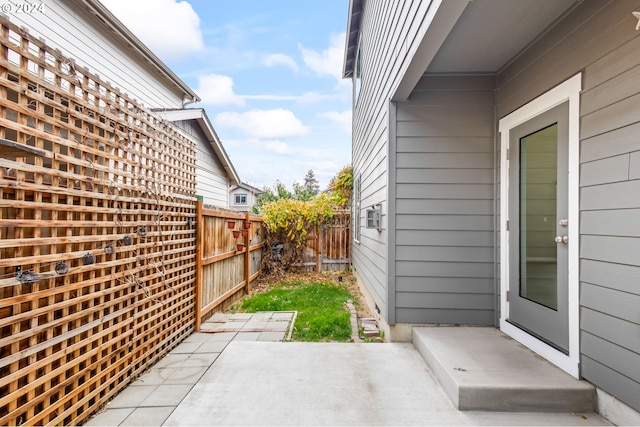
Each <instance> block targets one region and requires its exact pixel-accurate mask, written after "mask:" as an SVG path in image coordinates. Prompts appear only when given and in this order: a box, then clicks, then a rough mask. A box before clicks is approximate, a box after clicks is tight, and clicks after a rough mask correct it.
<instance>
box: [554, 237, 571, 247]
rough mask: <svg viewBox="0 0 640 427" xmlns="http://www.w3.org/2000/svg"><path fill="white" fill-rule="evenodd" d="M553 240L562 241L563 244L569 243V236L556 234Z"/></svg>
mask: <svg viewBox="0 0 640 427" xmlns="http://www.w3.org/2000/svg"><path fill="white" fill-rule="evenodd" d="M553 240H555V242H556V243H564V244H565V245H566V244H567V243H569V237H567V236H556V238H555V239H553Z"/></svg>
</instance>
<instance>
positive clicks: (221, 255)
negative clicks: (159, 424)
mask: <svg viewBox="0 0 640 427" xmlns="http://www.w3.org/2000/svg"><path fill="white" fill-rule="evenodd" d="M195 174H196V145H195V142H194V141H192V140H190V139H189V138H187V137H185V136H184V135H183V134H181V133H180V132H179V131H178V130H177V129H176V128H175V127H174V126H172V125H171V124H169V123H166V122H165V121H163V120H161V119H159V118H157V117H156V116H154V115H153V113H151V112H149V111H147V110H145V108H144V107H143V106H142V105H140V104H139V103H137V102H136V101H135V100H133V99H131V98H129V97H128V96H127V95H125V94H122V93H120V92H119V91H118V90H117V89H115V88H113V87H111V86H109V85H108V84H107V83H105V82H103V81H101V80H100V78H98V77H97V76H95V75H93V74H91V73H90V72H89V71H87V70H85V69H81V68H79V67H77V66H75V65H74V63H73V60H71V59H68V58H65V57H63V56H61V54H60V53H59V52H58V51H55V50H52V49H50V48H48V47H47V46H46V45H45V44H44V42H42V41H40V40H37V39H34V38H33V37H31V36H29V35H28V34H26V33H24V32H23V31H21V30H19V29H18V28H16V27H15V26H14V25H13V24H11V23H9V22H7V21H6V20H4V19H2V18H1V17H0V425H21V424H28V425H34V424H36V425H40V424H51V425H73V424H78V423H80V422H82V421H83V420H85V419H86V418H87V417H88V416H89V415H90V414H91V413H92V412H94V411H95V410H97V409H98V408H100V406H101V405H102V404H104V403H105V402H107V401H108V400H109V399H110V398H111V397H113V396H114V395H115V394H116V393H118V391H119V390H121V389H122V388H124V387H125V386H126V385H127V384H128V383H129V382H130V381H131V380H132V379H134V378H135V377H136V376H137V375H139V374H140V373H142V372H143V371H144V370H146V369H147V368H148V367H149V366H151V365H152V364H153V363H155V362H156V361H157V360H158V359H160V358H161V357H163V356H164V355H165V354H166V353H167V352H168V351H169V350H170V349H171V348H173V347H174V346H175V345H177V344H178V343H179V342H180V341H182V339H184V338H185V337H186V336H188V335H189V334H191V333H192V332H193V331H194V330H195V326H196V318H197V319H198V322H199V320H200V318H201V316H200V314H202V311H203V310H202V308H203V307H204V309H205V311H206V310H209V309H211V308H212V307H215V306H216V304H218V303H220V302H221V300H222V296H224V295H226V294H230V293H231V290H232V289H233V287H231V288H227V285H226V284H224V285H223V284H222V283H223V281H220V280H221V278H225V279H226V278H229V279H230V280H231V281H232V282H234V281H235V283H234V286H235V285H238V286H239V285H240V284H241V282H242V280H243V279H239V277H244V276H242V274H240V273H239V272H238V273H236V270H237V269H238V268H239V267H237V266H238V265H241V266H242V268H241V269H247V267H246V259H247V255H249V258H248V259H249V265H248V271H249V272H250V275H251V276H252V277H255V274H256V272H257V268H258V267H259V261H258V258H259V254H260V252H259V251H258V249H257V246H258V245H259V242H260V230H261V227H260V226H259V225H258V224H259V223H260V222H259V220H257V219H255V218H251V219H250V220H251V222H252V224H254V226H252V227H251V234H250V237H248V239H249V240H250V241H251V245H252V247H251V249H252V251H251V252H250V253H248V252H247V253H245V252H242V253H240V252H238V253H236V252H234V253H233V254H232V255H229V258H225V257H226V256H227V252H228V249H232V247H233V244H234V242H233V241H232V240H231V239H229V234H230V233H229V230H228V229H227V228H226V224H223V225H221V224H218V223H212V222H211V221H213V222H216V221H218V222H220V221H224V220H219V219H217V218H216V217H215V215H210V212H208V211H203V212H198V211H197V204H196V199H195ZM198 214H202V217H198ZM197 227H198V228H199V229H200V230H201V231H198V230H197ZM203 227H205V228H204V230H202V228H203ZM196 233H200V234H201V235H202V236H204V237H203V238H202V239H199V240H197V239H196ZM207 233H209V234H210V235H211V238H209V237H206V236H208V235H209V234H207ZM227 233H229V234H227ZM216 236H218V237H219V238H220V239H219V240H216ZM198 242H200V244H197V243H198ZM196 249H199V250H201V251H202V253H203V254H206V256H207V257H209V258H205V259H204V263H200V262H199V259H198V258H197V257H196V255H197V253H196ZM219 250H221V251H222V252H218V251H219ZM216 256H218V258H217V259H214V258H215V257H216ZM210 257H214V258H210ZM243 257H244V258H243ZM199 264H204V265H203V271H202V272H201V277H200V278H199V279H198V278H197V276H198V269H197V268H196V267H197V266H198V265H199ZM232 264H233V266H232ZM231 271H233V272H234V273H231ZM197 281H199V282H200V283H202V286H203V291H201V292H197V289H196V282H197ZM243 285H246V283H243ZM220 292H221V293H222V294H219V293H220ZM196 298H199V299H200V302H201V303H202V304H203V305H202V306H201V305H199V304H196Z"/></svg>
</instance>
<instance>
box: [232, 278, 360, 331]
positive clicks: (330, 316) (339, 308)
mask: <svg viewBox="0 0 640 427" xmlns="http://www.w3.org/2000/svg"><path fill="white" fill-rule="evenodd" d="M350 299H351V300H353V295H351V293H350V292H349V291H348V290H347V289H346V288H344V287H342V286H338V285H335V284H333V283H322V282H310V283H303V282H283V283H279V284H277V285H272V286H271V289H270V290H269V291H267V292H265V293H262V294H258V295H255V296H253V297H251V298H248V299H246V300H244V301H243V303H242V305H241V306H240V310H242V311H245V312H247V313H256V312H258V311H291V310H296V311H297V312H298V316H297V318H296V321H295V325H294V330H293V335H292V337H291V338H292V339H293V340H295V341H349V340H350V339H351V323H350V321H349V316H350V313H349V311H348V310H347V309H346V308H345V306H344V304H345V302H347V300H350Z"/></svg>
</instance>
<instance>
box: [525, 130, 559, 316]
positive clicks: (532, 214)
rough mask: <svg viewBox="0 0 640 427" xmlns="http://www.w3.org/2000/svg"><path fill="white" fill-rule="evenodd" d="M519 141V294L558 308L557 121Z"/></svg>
mask: <svg viewBox="0 0 640 427" xmlns="http://www.w3.org/2000/svg"><path fill="white" fill-rule="evenodd" d="M519 144H520V147H519V148H520V150H519V151H520V174H519V175H520V296H521V297H523V298H526V299H528V300H530V301H533V302H536V303H538V304H542V305H544V306H546V307H549V308H551V309H553V310H557V308H558V298H557V294H558V293H557V288H558V280H557V269H558V268H557V266H558V258H557V250H556V246H557V244H556V243H555V241H554V238H555V235H556V221H557V218H556V211H557V208H556V202H557V179H556V177H557V175H558V171H557V169H558V167H557V164H558V155H557V153H558V125H557V123H554V124H553V125H551V126H548V127H546V128H544V129H541V130H538V131H536V132H534V133H532V134H529V135H527V136H525V137H522V138H520V141H519Z"/></svg>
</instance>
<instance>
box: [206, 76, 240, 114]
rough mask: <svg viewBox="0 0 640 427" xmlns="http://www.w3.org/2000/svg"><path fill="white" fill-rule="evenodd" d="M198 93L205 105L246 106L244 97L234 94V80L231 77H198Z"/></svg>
mask: <svg viewBox="0 0 640 427" xmlns="http://www.w3.org/2000/svg"><path fill="white" fill-rule="evenodd" d="M196 93H197V94H198V95H199V96H200V97H201V98H202V102H203V103H204V104H209V105H223V106H227V105H236V106H242V105H244V101H243V99H242V97H240V96H239V95H236V94H235V93H234V92H233V79H232V78H231V77H229V76H220V75H217V74H208V75H206V76H200V77H198V89H196Z"/></svg>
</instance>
